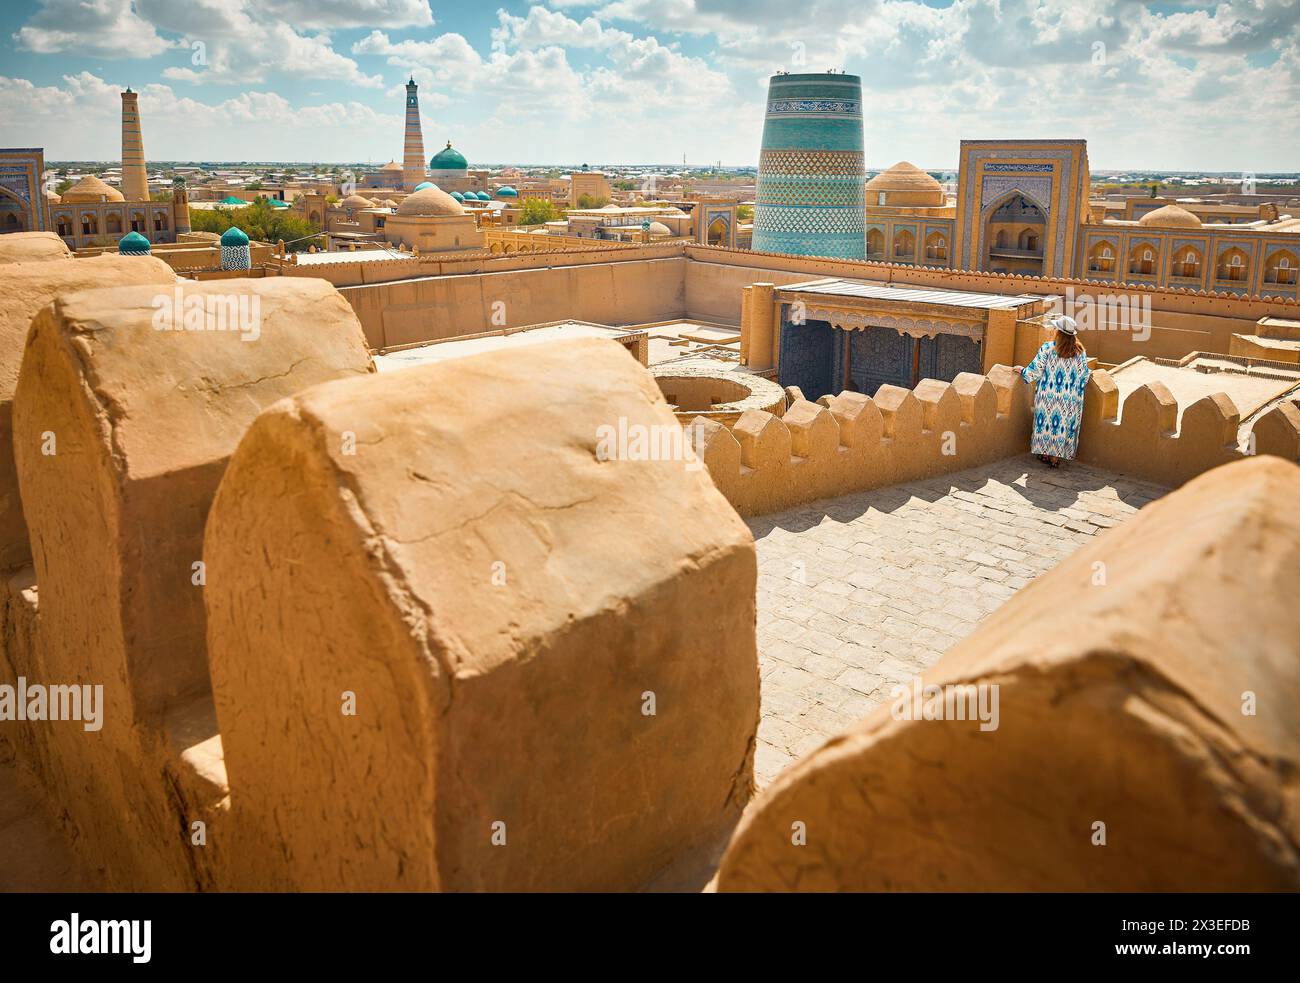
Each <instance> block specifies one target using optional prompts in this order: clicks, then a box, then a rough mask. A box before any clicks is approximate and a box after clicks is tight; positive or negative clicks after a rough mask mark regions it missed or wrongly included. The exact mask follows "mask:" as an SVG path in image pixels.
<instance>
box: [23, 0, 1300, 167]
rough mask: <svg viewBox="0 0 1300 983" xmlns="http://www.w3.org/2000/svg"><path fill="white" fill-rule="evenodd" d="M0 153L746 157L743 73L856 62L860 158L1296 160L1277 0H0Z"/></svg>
mask: <svg viewBox="0 0 1300 983" xmlns="http://www.w3.org/2000/svg"><path fill="white" fill-rule="evenodd" d="M5 5H6V14H7V17H6V21H7V23H8V24H9V25H12V26H13V30H12V32H11V33H10V34H8V35H7V36H5V37H3V38H2V39H0V45H3V47H2V48H0V143H2V144H4V145H6V146H19V147H23V146H39V147H44V148H45V153H46V156H47V158H50V159H64V158H78V159H116V158H117V157H118V156H119V153H120V147H119V140H120V134H119V129H118V127H119V122H118V120H119V116H118V113H119V106H120V101H119V98H118V93H119V92H120V91H121V89H122V88H124V87H125V86H127V85H130V86H131V87H133V88H134V89H136V90H137V91H139V92H140V93H141V96H140V108H141V113H142V116H143V120H144V135H145V149H146V153H147V154H148V155H149V156H150V157H151V158H154V159H173V160H324V161H355V160H361V161H366V160H371V161H374V162H376V163H383V162H385V161H387V160H388V159H390V158H396V159H398V160H399V161H400V160H401V151H402V108H403V107H402V94H403V93H402V83H403V82H405V80H406V78H407V75H408V73H413V74H414V76H415V78H416V80H417V81H419V82H420V83H421V90H420V97H421V108H422V111H423V113H422V115H423V120H424V140H425V147H426V149H428V150H430V151H432V150H433V149H436V148H437V147H438V146H441V145H442V144H443V143H444V142H445V141H446V140H447V139H451V140H452V141H453V142H454V143H455V144H456V145H457V146H458V147H459V148H460V149H462V150H463V152H464V153H465V154H466V155H467V156H468V157H469V159H470V161H471V163H482V164H488V163H501V162H520V163H561V164H563V163H581V162H584V161H589V162H591V163H638V162H644V163H670V162H680V161H681V160H682V158H683V155H685V158H686V159H687V160H688V161H689V162H691V163H693V164H700V163H705V162H713V161H718V160H721V161H722V162H723V163H724V164H730V165H738V164H753V163H756V161H757V157H758V145H759V137H760V134H761V131H762V117H763V96H764V91H765V86H766V80H767V78H768V76H769V75H770V74H771V73H772V72H774V71H779V70H785V71H801V70H802V71H822V70H825V69H828V68H842V69H844V70H846V71H849V72H853V73H856V74H859V75H861V76H862V82H863V89H864V103H865V105H864V116H865V130H866V145H867V163H868V166H869V167H883V166H887V165H888V164H891V163H893V162H894V161H897V160H901V159H908V160H911V161H913V162H914V163H916V164H919V165H921V166H923V167H928V168H935V169H938V168H946V167H951V166H954V165H955V163H956V159H957V141H958V140H959V139H962V138H1007V137H1022V138H1050V137H1083V138H1085V139H1087V140H1088V143H1089V157H1090V160H1091V162H1092V166H1093V168H1094V169H1112V168H1114V169H1122V168H1150V169H1169V170H1222V171H1254V172H1267V171H1278V170H1287V171H1290V170H1297V169H1300V113H1297V105H1298V100H1297V97H1298V96H1300V0H1242V2H1224V3H1218V4H1201V3H1169V2H1166V3H1145V4H1144V3H1136V2H1131V0H944V2H940V0H925V2H912V0H906V2H882V0H876V2H872V0H802V2H799V3H794V2H791V0H547V2H545V3H536V4H528V3H514V2H510V3H493V2H490V0H469V2H464V0H462V2H458V3H449V2H443V0H6V4H5Z"/></svg>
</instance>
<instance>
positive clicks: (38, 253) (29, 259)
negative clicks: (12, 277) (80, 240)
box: [0, 232, 72, 265]
mask: <svg viewBox="0 0 1300 983" xmlns="http://www.w3.org/2000/svg"><path fill="white" fill-rule="evenodd" d="M71 258H72V250H70V249H69V248H68V246H67V243H65V242H64V241H63V240H62V239H60V238H59V237H58V236H56V235H55V234H54V233H53V232H10V233H8V234H7V235H0V265H4V264H6V263H41V262H45V261H46V260H51V259H71Z"/></svg>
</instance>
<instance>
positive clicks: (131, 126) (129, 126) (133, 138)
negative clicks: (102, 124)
mask: <svg viewBox="0 0 1300 983" xmlns="http://www.w3.org/2000/svg"><path fill="white" fill-rule="evenodd" d="M122 197H123V198H125V199H126V200H127V201H148V200H149V172H148V171H147V170H145V166H144V137H142V136H141V135H140V104H139V102H138V97H137V96H136V94H135V93H134V92H132V91H131V90H130V89H127V90H126V91H125V92H123V93H122Z"/></svg>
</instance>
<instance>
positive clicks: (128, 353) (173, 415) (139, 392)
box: [0, 259, 373, 890]
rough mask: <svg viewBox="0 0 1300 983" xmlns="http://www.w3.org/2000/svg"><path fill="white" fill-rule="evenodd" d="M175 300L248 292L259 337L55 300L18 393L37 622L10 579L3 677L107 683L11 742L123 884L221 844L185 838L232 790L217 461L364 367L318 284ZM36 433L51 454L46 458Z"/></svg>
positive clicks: (241, 286)
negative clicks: (221, 717)
mask: <svg viewBox="0 0 1300 983" xmlns="http://www.w3.org/2000/svg"><path fill="white" fill-rule="evenodd" d="M73 262H74V265H80V264H82V263H86V264H89V263H90V262H91V261H89V260H86V261H82V260H76V261H73ZM130 262H135V263H140V262H141V260H140V259H132V260H130ZM174 289H175V290H177V291H179V290H182V289H183V290H184V297H188V298H193V297H196V296H198V297H206V296H212V295H217V296H228V295H229V294H230V293H232V292H234V293H236V294H238V295H240V296H242V297H244V298H245V300H248V299H250V298H252V297H256V298H258V301H259V306H258V307H257V308H256V321H255V323H256V326H257V328H258V332H259V333H258V336H257V338H256V339H255V340H248V336H247V335H245V334H242V333H239V332H234V331H211V330H203V331H185V330H181V331H159V330H157V329H156V328H155V326H154V315H155V313H156V312H157V310H158V309H157V308H156V306H155V304H154V300H155V298H156V297H157V296H158V287H157V286H154V285H141V286H124V287H114V288H106V289H98V290H83V291H79V292H74V293H61V294H58V295H57V296H56V298H55V299H54V301H53V302H52V303H51V304H49V305H47V306H46V307H45V308H44V309H43V310H42V311H41V313H40V314H39V315H37V317H36V319H35V320H34V322H33V324H32V328H31V332H30V335H29V340H28V344H27V349H26V352H25V355H24V358H23V363H22V370H21V372H20V374H19V378H18V386H17V389H16V391H15V394H14V411H13V420H14V452H15V455H14V456H15V463H16V465H17V469H18V477H19V486H20V489H21V491H22V496H23V503H24V506H25V514H26V519H27V525H28V532H29V534H30V538H31V544H32V555H33V560H34V573H35V576H34V578H32V580H33V581H34V584H35V587H36V590H37V591H38V594H37V595H36V596H38V597H39V619H37V620H36V621H35V623H34V626H33V625H32V619H31V618H30V614H31V613H32V612H31V610H30V607H31V606H30V605H29V604H28V602H27V594H26V591H27V589H28V588H25V587H24V586H23V584H22V582H21V581H19V580H15V579H11V580H10V583H9V590H8V594H7V597H6V603H5V605H4V613H5V614H6V615H7V616H12V618H13V623H12V625H10V624H6V625H5V626H3V631H0V637H3V639H4V641H5V651H4V660H3V669H4V672H5V675H6V677H7V678H6V679H5V682H8V683H11V684H12V683H13V682H14V680H15V679H16V678H17V677H24V678H26V679H28V680H32V681H39V682H41V683H42V684H46V685H73V684H77V685H81V684H85V685H92V686H93V685H98V686H102V687H103V700H102V704H101V714H102V716H101V726H100V728H99V729H98V730H97V731H93V732H87V731H86V730H85V729H84V727H83V725H82V723H81V722H79V721H75V720H74V721H66V722H62V721H61V722H58V723H55V722H29V723H27V724H26V725H25V727H26V728H27V730H26V733H25V734H24V735H23V737H22V741H24V742H25V743H26V744H27V750H28V753H27V754H25V756H24V757H25V766H26V767H28V768H29V769H32V770H34V771H36V772H37V774H38V777H39V779H40V781H41V784H42V785H43V787H44V788H45V789H46V791H47V793H48V796H49V798H50V800H51V811H52V812H53V813H54V814H56V815H59V816H61V817H63V820H64V822H65V823H66V824H67V826H68V830H67V832H68V835H69V839H71V840H73V841H75V842H76V844H77V846H78V849H79V851H80V853H81V855H82V857H83V859H84V860H85V862H86V863H87V864H88V865H89V866H91V867H92V868H93V869H96V870H99V871H101V872H102V875H103V877H104V881H105V883H106V885H107V886H109V887H111V888H116V889H122V890H129V889H136V890H139V889H145V888H150V889H154V890H164V889H171V890H176V889H194V888H195V887H198V886H201V885H202V884H203V883H204V881H205V877H204V874H203V873H202V872H203V871H204V870H205V869H210V867H211V865H212V864H213V863H214V862H215V858H216V857H217V856H219V855H220V851H221V847H220V837H219V836H218V835H217V831H216V829H215V828H213V829H212V831H211V832H212V837H211V842H210V843H209V844H208V845H207V846H205V848H204V849H201V850H200V849H197V848H196V847H195V846H193V845H192V844H191V841H190V840H189V838H188V837H187V836H183V835H182V833H181V831H182V830H185V829H187V828H188V827H189V823H190V822H191V821H193V820H198V819H201V820H202V821H204V822H209V823H210V824H217V823H219V821H220V820H219V814H218V810H219V804H220V800H221V798H222V797H223V796H224V794H225V793H224V790H223V789H222V787H221V786H222V784H223V782H222V779H221V777H220V768H219V763H220V754H219V750H218V748H219V738H216V736H215V735H216V730H215V719H214V718H213V717H212V713H211V709H210V707H211V696H210V684H209V680H208V669H207V658H206V648H205V636H204V609H203V590H204V584H205V581H206V578H205V577H204V576H203V573H202V565H201V560H202V556H203V528H204V523H205V520H206V517H207V512H208V506H209V504H210V502H211V499H212V496H213V494H214V493H215V491H216V487H217V483H218V482H219V481H220V479H221V475H222V473H223V472H224V469H225V464H226V460H227V458H228V456H229V454H230V453H231V451H233V449H234V446H235V444H236V443H237V442H238V440H239V438H240V437H241V436H242V435H243V432H244V430H245V429H246V428H247V426H248V424H249V423H250V422H251V421H252V420H253V418H254V417H255V416H256V415H257V414H258V412H260V411H261V410H262V409H263V408H265V407H266V406H268V405H270V404H271V403H274V402H276V401H278V400H279V399H281V398H283V397H285V396H288V395H290V394H291V393H293V392H295V391H297V390H298V389H300V388H302V387H305V386H309V385H311V384H313V383H316V382H321V381H324V380H327V379H333V378H339V377H341V376H343V375H347V374H362V373H367V372H371V371H373V366H372V364H371V361H370V358H369V356H368V354H367V353H366V350H365V346H364V343H363V341H362V338H361V332H360V326H359V325H358V324H357V322H356V320H355V318H354V317H353V316H352V312H351V310H350V308H349V307H348V306H347V304H346V303H344V302H343V300H342V298H341V297H339V296H338V293H337V292H336V291H335V290H334V289H333V288H332V287H330V286H329V285H328V284H325V283H321V282H319V281H289V280H285V279H282V278H275V279H273V280H257V281H249V280H246V281H240V282H237V283H220V284H215V285H211V286H208V285H199V284H193V283H189V284H184V285H183V287H182V285H180V284H177V285H176V286H175V288H174ZM47 434H48V435H52V437H53V438H54V439H55V440H57V445H56V448H55V450H56V452H55V453H53V454H49V453H44V452H43V443H44V438H45V436H46V435H47ZM196 563H199V564H200V566H199V567H198V568H196V566H195V564H196ZM196 576H197V579H196ZM32 600H35V598H32ZM205 704H206V707H207V710H206V713H205ZM11 726H13V725H12V724H6V728H8V727H11ZM214 758H215V761H214Z"/></svg>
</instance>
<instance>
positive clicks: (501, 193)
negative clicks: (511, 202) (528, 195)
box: [497, 184, 519, 198]
mask: <svg viewBox="0 0 1300 983" xmlns="http://www.w3.org/2000/svg"><path fill="white" fill-rule="evenodd" d="M497 197H498V198H518V197H519V192H518V191H516V190H515V189H514V188H512V187H510V185H508V184H504V185H502V186H501V187H499V188H497Z"/></svg>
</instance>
